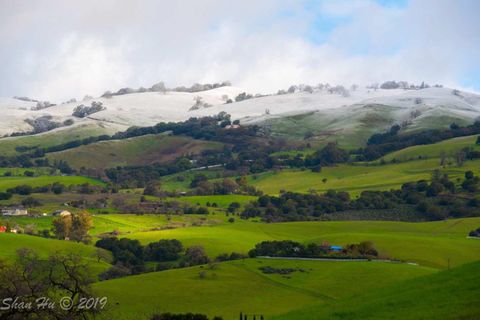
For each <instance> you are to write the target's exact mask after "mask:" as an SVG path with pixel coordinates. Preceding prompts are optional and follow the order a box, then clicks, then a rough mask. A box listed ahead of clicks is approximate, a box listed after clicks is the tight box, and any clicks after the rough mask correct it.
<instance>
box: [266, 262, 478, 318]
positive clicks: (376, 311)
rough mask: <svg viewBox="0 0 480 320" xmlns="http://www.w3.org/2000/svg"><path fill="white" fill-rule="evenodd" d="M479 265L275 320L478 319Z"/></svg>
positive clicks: (438, 274)
mask: <svg viewBox="0 0 480 320" xmlns="http://www.w3.org/2000/svg"><path fill="white" fill-rule="evenodd" d="M479 283H480V262H479V261H477V262H474V263H471V264H467V265H464V266H461V267H458V268H455V269H452V270H447V271H443V272H440V273H437V274H432V275H427V276H421V277H418V278H414V279H410V280H406V281H401V282H399V283H396V284H393V285H391V286H388V287H386V288H382V289H379V290H374V291H371V292H369V291H365V292H363V293H362V294H359V295H357V296H355V297H350V298H348V299H343V300H337V301H331V302H330V301H329V302H327V303H323V304H317V305H315V306H312V307H307V308H305V309H301V310H298V311H293V312H291V313H287V314H286V315H283V316H279V317H275V320H297V319H302V320H317V319H342V320H356V319H372V320H374V319H377V320H383V319H398V320H404V319H438V320H444V319H445V320H448V319H472V320H473V319H478V315H479V314H480V303H478V302H479V300H478V294H479V292H480V289H479V287H478V284H479Z"/></svg>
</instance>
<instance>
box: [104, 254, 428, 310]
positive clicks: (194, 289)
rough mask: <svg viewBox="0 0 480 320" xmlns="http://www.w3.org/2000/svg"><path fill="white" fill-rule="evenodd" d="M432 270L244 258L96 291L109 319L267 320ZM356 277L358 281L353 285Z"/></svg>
mask: <svg viewBox="0 0 480 320" xmlns="http://www.w3.org/2000/svg"><path fill="white" fill-rule="evenodd" d="M261 266H272V267H275V268H290V267H294V268H298V269H302V270H303V271H296V272H294V273H292V274H290V275H289V276H288V277H286V276H281V275H278V274H269V275H266V274H263V273H262V272H261V271H260V270H259V269H258V268H259V267H261ZM200 272H203V276H200ZM432 272H434V270H432V269H429V268H424V267H419V266H411V265H406V264H392V263H376V262H346V263H343V262H340V263H339V262H324V261H321V262H319V261H290V260H270V259H246V260H244V261H242V260H238V261H231V262H225V263H220V264H218V265H215V266H211V267H209V266H196V267H191V268H186V269H177V270H168V271H162V272H156V273H150V274H144V275H139V276H132V277H128V278H124V279H116V280H109V281H104V282H100V283H97V284H95V285H94V289H95V291H96V292H97V293H98V294H99V295H105V296H108V297H109V304H110V305H111V306H114V307H112V309H111V311H109V312H108V311H107V314H106V317H107V318H110V319H111V318H115V319H131V318H132V317H135V318H141V317H144V318H147V317H148V316H149V315H151V314H152V313H155V312H157V313H160V312H166V311H169V312H187V311H190V312H200V313H205V314H208V315H211V316H214V315H221V316H223V317H224V319H237V318H238V314H239V313H240V312H243V313H244V314H257V315H260V314H262V315H265V316H267V317H270V316H272V315H278V314H282V313H285V312H288V311H290V310H293V309H297V308H301V307H304V306H308V305H312V304H314V303H319V302H321V303H325V302H327V301H331V300H334V299H338V298H343V297H346V296H350V295H352V294H356V293H359V292H362V291H365V290H374V289H377V288H380V287H384V286H387V285H388V284H391V283H394V282H396V281H401V280H404V279H410V278H412V277H417V276H422V275H426V274H430V273H432ZM357 277H358V278H360V279H362V281H361V282H359V283H356V284H355V286H352V281H354V279H355V278H357ZM267 319H268V318H267Z"/></svg>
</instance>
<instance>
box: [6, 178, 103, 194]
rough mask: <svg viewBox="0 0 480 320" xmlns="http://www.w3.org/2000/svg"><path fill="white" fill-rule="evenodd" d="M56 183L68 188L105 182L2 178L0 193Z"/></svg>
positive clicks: (81, 179) (90, 179)
mask: <svg viewBox="0 0 480 320" xmlns="http://www.w3.org/2000/svg"><path fill="white" fill-rule="evenodd" d="M54 182H59V183H63V184H64V185H66V186H69V185H80V184H84V183H89V184H91V185H103V182H101V181H99V180H96V179H92V178H87V177H82V176H38V177H0V191H5V190H7V189H9V188H13V187H15V186H19V185H22V184H26V185H29V186H32V187H40V186H45V185H48V184H52V183H54Z"/></svg>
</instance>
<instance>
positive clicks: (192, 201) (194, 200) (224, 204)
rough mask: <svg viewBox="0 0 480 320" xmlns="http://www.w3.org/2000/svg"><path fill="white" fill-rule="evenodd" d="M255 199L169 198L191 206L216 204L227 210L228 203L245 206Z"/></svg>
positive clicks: (251, 197)
mask: <svg viewBox="0 0 480 320" xmlns="http://www.w3.org/2000/svg"><path fill="white" fill-rule="evenodd" d="M255 199H257V197H255V196H244V195H235V194H231V195H214V196H187V197H180V198H170V200H176V201H181V202H188V203H190V204H192V205H197V204H198V205H200V206H206V205H207V203H210V204H213V203H216V204H217V205H218V207H219V208H228V206H229V205H230V203H232V202H238V203H239V204H240V205H245V204H247V203H249V202H250V201H253V200H255Z"/></svg>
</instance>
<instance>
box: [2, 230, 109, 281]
mask: <svg viewBox="0 0 480 320" xmlns="http://www.w3.org/2000/svg"><path fill="white" fill-rule="evenodd" d="M0 248H1V250H0V259H2V258H3V259H6V260H11V259H14V258H15V256H16V252H17V250H19V249H22V248H28V249H32V250H34V251H35V252H37V253H38V254H39V255H40V256H41V257H46V256H48V255H51V254H54V253H55V252H60V253H75V254H78V255H81V256H82V257H84V258H85V259H87V260H88V261H89V263H90V266H91V267H92V269H93V271H95V272H97V273H99V272H102V271H104V270H106V269H107V268H109V266H110V265H109V264H108V263H106V262H104V261H101V262H98V260H97V258H96V254H95V252H96V250H97V249H96V248H95V247H94V246H90V245H85V244H83V243H76V242H73V241H64V240H56V239H46V238H41V237H35V236H29V235H24V234H14V233H0Z"/></svg>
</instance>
